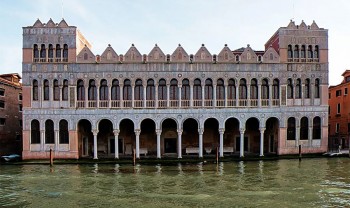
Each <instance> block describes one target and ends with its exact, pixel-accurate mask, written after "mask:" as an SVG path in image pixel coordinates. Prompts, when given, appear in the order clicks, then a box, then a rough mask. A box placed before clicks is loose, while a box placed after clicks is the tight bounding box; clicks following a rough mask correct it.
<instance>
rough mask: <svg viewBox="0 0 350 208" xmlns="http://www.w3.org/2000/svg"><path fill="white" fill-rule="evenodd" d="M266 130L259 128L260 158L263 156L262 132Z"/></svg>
mask: <svg viewBox="0 0 350 208" xmlns="http://www.w3.org/2000/svg"><path fill="white" fill-rule="evenodd" d="M265 129H266V128H260V129H259V130H260V157H262V156H264V132H265Z"/></svg>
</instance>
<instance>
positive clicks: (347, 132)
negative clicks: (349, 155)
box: [328, 70, 350, 151]
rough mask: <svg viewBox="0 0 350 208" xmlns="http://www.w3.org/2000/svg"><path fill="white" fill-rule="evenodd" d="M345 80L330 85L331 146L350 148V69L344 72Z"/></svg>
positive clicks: (333, 147)
mask: <svg viewBox="0 0 350 208" xmlns="http://www.w3.org/2000/svg"><path fill="white" fill-rule="evenodd" d="M342 76H343V77H344V79H343V81H342V82H341V83H340V84H338V85H336V86H330V87H329V112H328V114H329V148H330V150H333V151H334V150H338V149H339V146H340V149H348V148H349V139H350V96H349V94H348V90H350V70H345V72H344V73H343V74H342Z"/></svg>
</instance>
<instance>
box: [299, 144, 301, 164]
mask: <svg viewBox="0 0 350 208" xmlns="http://www.w3.org/2000/svg"><path fill="white" fill-rule="evenodd" d="M299 161H301V144H299Z"/></svg>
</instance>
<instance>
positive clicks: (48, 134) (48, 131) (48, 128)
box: [45, 119, 55, 144]
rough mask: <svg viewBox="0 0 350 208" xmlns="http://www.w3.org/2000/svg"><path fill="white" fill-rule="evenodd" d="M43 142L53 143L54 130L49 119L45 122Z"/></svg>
mask: <svg viewBox="0 0 350 208" xmlns="http://www.w3.org/2000/svg"><path fill="white" fill-rule="evenodd" d="M45 144H55V130H54V127H53V121H52V120H50V119H49V120H46V122H45Z"/></svg>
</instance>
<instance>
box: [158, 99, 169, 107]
mask: <svg viewBox="0 0 350 208" xmlns="http://www.w3.org/2000/svg"><path fill="white" fill-rule="evenodd" d="M166 107H167V101H166V100H158V108H166Z"/></svg>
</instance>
